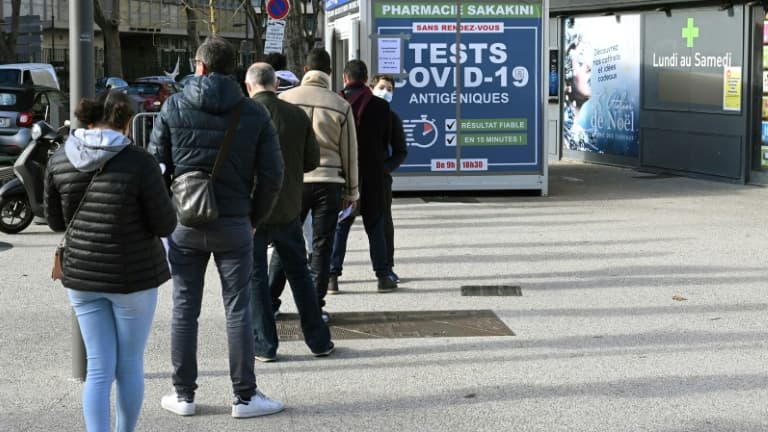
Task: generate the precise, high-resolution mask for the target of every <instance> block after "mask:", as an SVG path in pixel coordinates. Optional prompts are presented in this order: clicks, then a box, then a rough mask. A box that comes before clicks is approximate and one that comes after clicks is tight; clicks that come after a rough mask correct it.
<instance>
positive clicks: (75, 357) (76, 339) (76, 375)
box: [72, 310, 88, 382]
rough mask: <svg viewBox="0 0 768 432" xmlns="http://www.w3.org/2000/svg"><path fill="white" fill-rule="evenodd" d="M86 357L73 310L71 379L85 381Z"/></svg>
mask: <svg viewBox="0 0 768 432" xmlns="http://www.w3.org/2000/svg"><path fill="white" fill-rule="evenodd" d="M87 367H88V358H87V357H86V356H85V343H83V336H82V335H81V334H80V324H78V323H77V316H76V315H75V311H74V310H73V311H72V379H75V380H78V381H80V382H83V381H85V371H86V369H87Z"/></svg>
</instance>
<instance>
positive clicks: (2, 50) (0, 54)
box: [0, 0, 21, 63]
mask: <svg viewBox="0 0 768 432" xmlns="http://www.w3.org/2000/svg"><path fill="white" fill-rule="evenodd" d="M20 14H21V0H11V31H10V33H5V32H3V33H0V61H2V63H16V38H17V37H18V34H19V15H20Z"/></svg>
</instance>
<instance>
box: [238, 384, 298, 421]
mask: <svg viewBox="0 0 768 432" xmlns="http://www.w3.org/2000/svg"><path fill="white" fill-rule="evenodd" d="M284 409H285V404H283V403H282V402H280V401H279V400H274V399H270V398H269V397H268V396H267V395H265V394H264V393H262V392H261V391H260V390H259V389H256V392H255V393H254V394H253V396H251V400H250V401H244V400H242V399H241V398H240V397H239V396H235V402H233V403H232V417H234V418H248V417H258V416H265V415H269V414H275V413H279V412H280V411H282V410H284Z"/></svg>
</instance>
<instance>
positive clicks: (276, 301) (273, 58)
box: [264, 52, 312, 317]
mask: <svg viewBox="0 0 768 432" xmlns="http://www.w3.org/2000/svg"><path fill="white" fill-rule="evenodd" d="M264 62H266V63H268V64H269V65H270V66H272V68H273V69H274V70H275V75H277V89H276V90H275V93H277V94H278V95H279V94H280V93H282V92H284V91H286V90H290V89H292V88H294V87H297V86H298V85H299V84H300V83H301V80H300V79H299V78H298V77H297V76H296V75H295V74H294V73H293V72H291V71H289V70H287V68H288V60H287V59H286V58H285V55H284V54H282V53H279V52H271V53H269V54H267V55H266V56H265V57H264ZM303 229H304V239H305V249H310V248H311V247H312V240H311V239H312V216H311V215H308V216H307V217H306V218H305V219H304V225H303ZM269 268H270V271H269V290H270V291H271V292H272V293H274V295H273V296H272V297H273V298H272V313H273V314H274V316H275V317H277V316H278V315H279V314H280V305H281V304H282V301H281V300H280V295H281V294H282V293H283V290H284V289H285V284H286V282H287V278H286V275H285V272H283V271H282V264H280V256H279V255H277V254H273V255H272V256H271V257H270V263H269Z"/></svg>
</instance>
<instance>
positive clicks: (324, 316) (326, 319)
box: [320, 310, 331, 324]
mask: <svg viewBox="0 0 768 432" xmlns="http://www.w3.org/2000/svg"><path fill="white" fill-rule="evenodd" d="M320 318H322V319H323V322H324V323H326V324H328V323H329V322H330V321H331V314H329V313H328V312H326V311H324V310H321V311H320Z"/></svg>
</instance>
